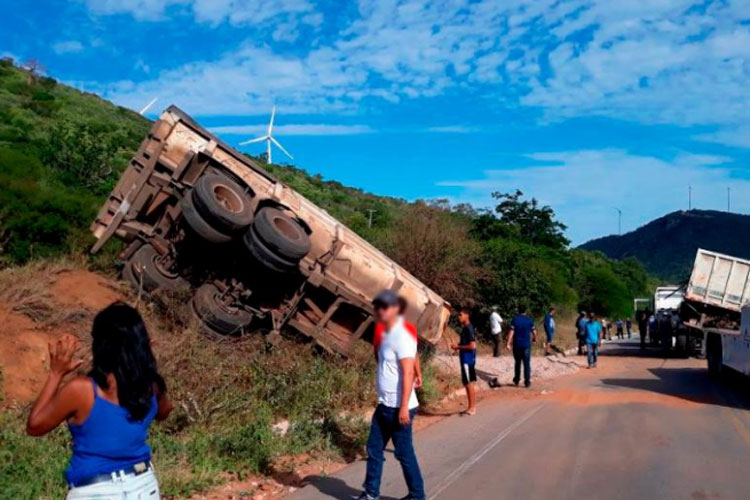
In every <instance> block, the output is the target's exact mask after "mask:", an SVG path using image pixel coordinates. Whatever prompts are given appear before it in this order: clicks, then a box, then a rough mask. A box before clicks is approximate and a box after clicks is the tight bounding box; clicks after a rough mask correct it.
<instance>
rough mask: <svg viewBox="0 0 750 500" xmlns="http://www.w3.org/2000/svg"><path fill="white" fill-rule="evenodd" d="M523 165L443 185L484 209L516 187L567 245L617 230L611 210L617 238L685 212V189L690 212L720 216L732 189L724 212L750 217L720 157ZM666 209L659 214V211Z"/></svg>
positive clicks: (614, 156)
mask: <svg viewBox="0 0 750 500" xmlns="http://www.w3.org/2000/svg"><path fill="white" fill-rule="evenodd" d="M528 158H530V159H531V160H533V162H534V164H533V165H531V166H523V167H512V168H508V169H497V170H488V171H486V172H485V177H484V178H481V179H475V180H460V181H444V182H441V183H439V184H440V185H441V186H446V187H458V188H461V193H460V194H459V195H458V196H456V197H454V199H455V200H456V201H465V202H471V203H475V204H477V205H478V206H491V205H492V200H491V198H490V196H489V194H490V193H492V192H494V191H500V192H510V191H513V190H515V189H516V188H518V189H521V190H522V191H523V192H524V193H525V194H526V195H528V196H533V197H536V198H537V199H539V200H540V201H541V202H542V203H544V204H548V205H550V206H552V207H554V209H555V211H556V213H557V214H558V216H559V218H560V219H561V220H562V221H563V222H565V223H566V224H568V226H569V230H568V235H569V237H570V238H571V239H572V240H573V243H574V244H580V243H583V242H585V241H588V240H589V239H591V238H594V237H598V236H601V235H603V234H611V233H614V232H616V231H617V214H616V211H615V210H614V207H619V208H621V209H622V211H623V218H622V222H623V231H630V230H633V229H635V228H636V227H638V226H640V225H642V224H645V223H646V222H648V221H650V220H652V219H654V218H656V217H659V216H661V215H664V213H665V212H666V211H672V210H680V209H687V201H688V186H692V189H693V208H702V209H715V210H725V209H726V188H727V186H731V188H732V193H733V194H732V209H733V210H734V211H739V212H744V213H748V212H750V180H747V179H738V178H735V177H733V172H732V170H731V169H730V168H728V167H727V166H726V165H725V163H726V162H728V161H729V159H728V158H725V157H722V156H712V155H693V154H689V153H682V154H678V155H677V156H675V157H674V158H671V159H669V160H665V159H660V158H656V157H652V156H641V155H633V154H629V153H627V152H626V151H622V150H615V149H607V150H593V151H591V150H584V151H563V152H552V153H538V154H533V155H529V157H528ZM665 207H666V208H665Z"/></svg>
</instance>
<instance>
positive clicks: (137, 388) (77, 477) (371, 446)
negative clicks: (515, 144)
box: [27, 290, 630, 500]
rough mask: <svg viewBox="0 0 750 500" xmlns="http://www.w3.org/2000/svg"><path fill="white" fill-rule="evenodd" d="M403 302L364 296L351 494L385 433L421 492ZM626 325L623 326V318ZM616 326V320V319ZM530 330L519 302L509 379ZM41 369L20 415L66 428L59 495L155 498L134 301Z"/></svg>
mask: <svg viewBox="0 0 750 500" xmlns="http://www.w3.org/2000/svg"><path fill="white" fill-rule="evenodd" d="M405 308H406V302H405V301H404V299H403V298H401V297H399V296H398V295H397V294H396V293H395V292H393V291H392V290H383V291H381V292H379V293H378V294H377V295H376V296H375V298H374V300H373V310H374V313H375V317H376V320H377V322H376V326H375V329H374V332H373V347H374V355H375V359H376V362H377V369H376V389H377V407H376V409H375V411H374V413H373V416H372V421H371V424H370V432H369V436H368V440H367V470H366V474H365V480H364V489H363V492H362V494H361V495H360V496H359V500H376V499H377V498H379V495H380V481H381V476H382V472H383V463H384V461H385V457H384V451H385V447H386V445H387V444H388V443H389V442H391V441H392V442H393V445H394V448H395V456H396V458H397V459H398V461H399V462H400V464H401V468H402V471H403V474H404V478H405V480H406V485H407V488H408V491H409V493H408V495H407V496H406V497H404V498H405V500H424V499H425V498H426V496H425V489H424V480H423V478H422V473H421V470H420V467H419V462H418V460H417V456H416V453H415V451H414V446H413V439H412V423H413V420H414V416H415V414H416V411H417V408H418V406H419V401H418V399H417V394H416V389H417V388H419V387H420V386H421V385H422V372H421V367H420V365H419V356H418V354H417V339H418V335H417V329H416V327H415V326H414V325H413V324H411V323H409V322H408V321H407V320H406V319H405V317H404V312H405ZM458 320H459V323H460V324H461V332H460V335H459V339H458V342H456V343H454V344H453V345H452V346H451V347H452V349H453V350H454V351H457V352H458V353H459V363H460V369H461V378H462V382H463V385H464V386H465V387H466V393H467V399H468V408H467V410H466V411H465V412H464V413H465V414H466V415H467V416H470V415H474V414H475V413H476V392H475V387H474V384H475V382H476V380H477V374H476V367H475V365H476V344H477V343H476V332H475V329H474V326H473V325H472V322H471V311H470V310H469V309H461V310H460V311H459V314H458ZM502 323H503V321H502V318H501V317H500V315H499V313H498V312H497V310H494V311H493V313H492V315H491V316H490V328H491V331H492V333H493V335H494V338H495V339H496V340H495V354H496V355H499V346H500V343H501V342H502ZM576 326H577V328H578V330H579V338H583V339H585V345H586V348H587V353H588V360H589V367H596V363H597V355H598V346H599V343H600V341H601V336H602V323H601V322H600V321H599V320H598V319H597V317H596V315H595V314H593V313H590V314H588V315H585V314H584V313H581V315H580V316H579V318H578V320H577V321H576ZM555 328H556V327H555V310H554V308H552V309H550V310H549V311H548V313H547V314H546V315H545V318H544V330H545V334H546V342H545V343H544V348H545V352H549V349H550V347H551V345H552V342H553V340H554V335H555ZM627 328H628V334H630V326H629V322H628V326H627ZM618 332H619V326H618ZM536 339H537V330H536V327H535V324H534V320H533V319H532V318H531V317H530V316H528V315H527V314H526V308H525V307H520V308H519V311H518V314H517V315H516V316H515V317H514V318H513V320H512V321H511V323H510V327H509V331H508V336H507V341H506V342H505V347H506V348H507V349H508V350H510V351H512V353H513V357H514V361H515V364H514V374H513V383H514V384H515V385H519V384H520V383H521V377H522V376H523V383H524V386H525V387H529V386H530V385H531V347H532V344H533V343H534V342H536ZM49 351H50V371H49V375H48V377H47V380H46V382H45V384H44V386H43V388H42V390H41V393H40V394H39V396H38V398H37V400H36V402H35V403H34V405H33V406H32V408H31V412H30V413H29V416H28V421H27V431H28V433H29V434H30V435H33V436H41V435H44V434H46V433H49V432H50V431H52V430H53V429H55V428H56V427H58V426H59V425H61V424H62V423H66V424H67V426H68V428H69V431H70V434H71V437H72V451H73V454H72V457H71V460H70V463H69V466H68V468H67V470H66V480H67V483H68V486H69V491H68V496H67V498H68V500H93V499H95V498H110V497H111V498H114V497H117V498H123V499H129V498H149V499H150V500H158V498H159V486H158V482H157V479H156V475H155V473H154V468H153V465H152V463H151V449H150V448H149V446H148V443H147V437H148V431H149V427H150V426H151V423H152V422H153V421H154V420H163V419H166V418H167V416H168V415H169V413H170V411H171V410H172V404H171V402H170V400H169V398H168V396H167V384H166V382H165V380H164V379H163V378H162V376H161V375H160V373H159V371H158V368H157V363H156V359H155V357H154V354H153V352H152V351H151V340H150V338H149V335H148V332H147V329H146V325H145V324H144V322H143V319H142V318H141V316H140V314H139V313H138V311H137V310H135V309H133V308H132V307H130V306H128V305H127V304H124V303H121V302H118V303H115V304H112V305H110V306H109V307H107V308H105V309H104V310H102V311H101V312H99V313H98V314H97V315H96V317H95V319H94V322H93V327H92V367H91V370H90V371H89V373H88V374H87V375H86V376H76V377H74V378H72V379H71V380H69V381H68V382H66V383H64V382H63V381H64V379H65V377H66V375H67V374H69V373H71V372H74V371H76V370H77V369H78V368H79V367H80V365H81V364H82V361H80V360H77V359H76V353H77V351H78V349H77V341H76V340H75V339H74V338H73V337H64V338H62V339H61V340H59V341H58V342H57V343H56V344H51V345H50V349H49Z"/></svg>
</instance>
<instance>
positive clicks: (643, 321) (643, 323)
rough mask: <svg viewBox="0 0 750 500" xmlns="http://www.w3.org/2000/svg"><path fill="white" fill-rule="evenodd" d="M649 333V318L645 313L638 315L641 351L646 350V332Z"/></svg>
mask: <svg viewBox="0 0 750 500" xmlns="http://www.w3.org/2000/svg"><path fill="white" fill-rule="evenodd" d="M647 331H648V316H647V315H646V312H645V311H641V313H640V314H639V315H638V335H640V336H641V349H645V348H646V332H647Z"/></svg>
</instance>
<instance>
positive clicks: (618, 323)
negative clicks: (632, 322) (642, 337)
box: [615, 319, 625, 339]
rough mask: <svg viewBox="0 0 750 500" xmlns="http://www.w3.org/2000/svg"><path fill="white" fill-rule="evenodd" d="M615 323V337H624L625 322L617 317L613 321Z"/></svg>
mask: <svg viewBox="0 0 750 500" xmlns="http://www.w3.org/2000/svg"><path fill="white" fill-rule="evenodd" d="M615 325H616V326H617V338H618V339H624V338H625V323H623V322H622V320H621V319H618V320H617V321H616V322H615Z"/></svg>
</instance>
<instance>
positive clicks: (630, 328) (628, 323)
mask: <svg viewBox="0 0 750 500" xmlns="http://www.w3.org/2000/svg"><path fill="white" fill-rule="evenodd" d="M625 329H626V330H627V331H628V338H630V337H632V336H633V320H631V319H630V318H627V319H626V320H625Z"/></svg>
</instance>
